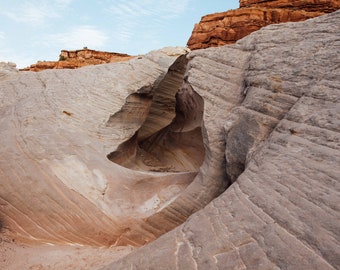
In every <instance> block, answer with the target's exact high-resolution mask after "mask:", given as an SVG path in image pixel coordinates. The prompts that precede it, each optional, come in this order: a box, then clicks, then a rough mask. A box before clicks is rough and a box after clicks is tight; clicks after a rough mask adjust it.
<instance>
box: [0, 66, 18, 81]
mask: <svg viewBox="0 0 340 270" xmlns="http://www.w3.org/2000/svg"><path fill="white" fill-rule="evenodd" d="M16 66H17V65H16V64H15V63H11V62H0V81H1V80H4V79H5V78H6V77H7V76H8V75H11V74H15V73H17V72H18V70H17V68H16Z"/></svg>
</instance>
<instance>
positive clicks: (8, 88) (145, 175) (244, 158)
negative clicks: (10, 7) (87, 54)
mask: <svg viewBox="0 0 340 270" xmlns="http://www.w3.org/2000/svg"><path fill="white" fill-rule="evenodd" d="M339 23H340V12H334V13H331V14H328V15H324V16H321V17H318V18H315V19H311V20H307V21H305V22H300V23H289V24H281V25H271V26H267V27H265V28H263V29H261V30H260V31H257V32H255V33H252V34H251V35H249V36H247V37H245V38H243V39H241V40H240V41H238V42H237V43H236V44H233V45H229V46H223V47H218V48H208V49H204V50H195V51H193V52H190V53H189V52H188V50H186V49H184V48H164V49H162V50H158V51H153V52H150V53H149V54H147V55H145V56H142V57H138V58H133V59H131V60H129V61H126V62H119V63H113V64H108V65H97V66H88V67H84V68H81V69H75V70H67V69H62V70H47V71H45V72H41V73H34V72H19V73H18V72H17V71H16V70H15V69H13V66H11V65H10V64H9V65H7V66H6V65H3V67H2V65H0V67H1V68H2V69H3V70H4V71H5V72H2V71H0V74H2V76H1V77H0V89H1V91H0V115H1V121H0V141H1V153H0V224H1V227H2V231H1V237H2V236H3V239H5V237H10V239H15V241H20V242H25V243H29V244H32V243H34V244H36V245H38V247H39V246H40V247H46V246H52V247H53V248H54V250H58V248H60V250H63V245H67V247H76V248H78V251H79V250H83V252H85V250H84V249H82V248H81V247H83V246H87V247H92V248H93V250H92V252H91V254H92V255H89V256H87V259H88V260H90V258H92V260H93V261H92V262H93V264H89V263H87V266H85V267H81V266H78V267H77V265H74V262H75V259H74V258H75V257H72V256H73V255H70V254H74V253H69V254H66V255H65V256H64V258H65V261H67V260H66V258H70V256H71V258H72V259H73V265H72V266H70V265H67V264H66V262H65V263H63V258H62V257H59V258H61V259H60V261H59V262H58V263H56V264H54V263H53V264H51V261H49V260H50V259H45V260H44V259H41V258H40V261H39V259H38V258H39V256H37V255H36V258H37V259H36V260H34V263H32V260H31V261H28V262H27V261H26V262H25V264H24V266H23V265H20V263H19V262H20V261H23V260H24V259H23V258H20V257H19V255H17V257H15V256H14V257H12V258H14V259H12V260H10V259H8V258H9V256H7V255H8V254H9V253H8V251H7V250H6V249H2V250H1V251H2V252H1V253H0V256H3V257H2V258H0V267H1V268H4V269H30V268H31V269H34V268H36V269H39V268H40V269H49V268H50V269H82V268H85V269H101V268H102V269H115V270H116V269H261V270H262V269H337V267H338V260H339V257H340V253H339V250H340V248H339V239H340V235H339V231H340V224H339V222H338V220H339V218H340V209H339V203H338V200H339V195H340V188H339V185H338V183H339V175H340V171H339V166H338V165H339V162H340V149H339V141H340V136H339V133H340V130H339V126H338V104H339V95H338V89H339V87H340V81H339V76H338V74H339V58H338V57H337V56H338V54H337V52H338V39H339V34H340V32H339V29H340V24H339ZM75 101H76V102H75ZM28 202H29V203H28ZM0 244H1V243H0ZM109 246H111V247H116V248H118V247H123V246H125V247H130V250H128V252H131V251H132V248H131V247H134V249H135V251H132V252H131V253H130V254H129V255H127V256H125V257H123V258H121V259H120V260H118V261H117V258H112V262H111V263H110V262H109V261H108V260H107V257H106V260H105V263H104V261H102V263H100V261H99V262H98V258H97V257H98V254H102V252H104V251H105V250H106V251H107V249H108V247H109ZM0 248H2V245H0ZM32 249H33V248H32V247H26V249H25V254H30V253H29V252H30V250H32ZM86 252H87V253H86V254H89V253H88V252H89V251H88V250H87V251H86ZM6 256H7V257H6ZM26 256H27V255H26ZM52 257H53V256H52ZM3 258H4V259H5V260H3ZM18 261H19V262H18ZM37 262H39V264H38V263H37ZM94 262H95V263H94ZM104 264H106V266H105V265H104ZM79 265H80V264H79ZM86 267H87V268H86Z"/></svg>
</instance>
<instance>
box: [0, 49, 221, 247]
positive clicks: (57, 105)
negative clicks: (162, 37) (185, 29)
mask: <svg viewBox="0 0 340 270" xmlns="http://www.w3.org/2000/svg"><path fill="white" fill-rule="evenodd" d="M186 53H187V50H186V49H185V48H165V49H162V50H159V51H154V52H151V53H149V54H147V55H145V56H143V57H140V58H134V59H132V60H131V61H128V62H122V63H117V64H108V65H99V66H91V67H85V68H82V69H78V70H47V71H44V72H40V73H33V72H21V73H17V74H14V75H11V76H7V77H5V78H4V79H3V80H2V81H1V82H0V89H1V91H0V115H1V121H0V138H1V149H0V150H1V152H0V209H1V212H0V213H1V216H0V221H1V222H0V224H2V226H3V227H5V228H6V229H8V230H9V231H10V232H11V234H12V237H13V238H15V239H16V240H20V241H24V242H36V243H52V244H83V245H92V246H109V245H113V244H115V245H126V244H129V245H133V246H136V245H137V246H138V245H142V244H145V243H146V242H149V241H151V240H154V239H155V238H157V237H158V236H159V235H160V234H161V233H164V232H166V231H168V230H169V229H170V228H173V227H174V226H177V225H178V224H180V222H182V221H183V220H184V219H185V218H186V217H187V216H188V215H189V214H190V213H189V214H188V213H185V214H182V215H181V217H178V216H175V217H170V220H171V223H170V224H169V222H167V223H166V224H164V226H163V225H162V226H161V228H159V229H158V228H154V227H155V226H150V228H149V229H148V228H145V227H146V225H142V224H145V223H148V220H147V218H152V216H154V215H155V214H157V215H160V214H162V213H163V212H166V211H168V210H167V209H168V205H169V204H171V203H176V197H178V196H179V194H180V193H181V192H182V191H183V190H184V189H185V188H186V187H187V186H188V185H189V184H190V183H191V182H192V180H193V179H194V177H195V176H196V174H197V171H198V168H199V167H200V164H201V163H202V161H203V157H204V148H203V142H202V137H198V139H197V138H195V140H192V143H196V144H195V146H196V147H195V148H194V149H193V146H191V147H190V149H189V150H190V151H196V152H197V153H196V152H195V153H196V155H195V157H194V158H193V157H191V156H190V151H189V150H188V149H184V150H188V151H189V152H188V153H189V155H187V157H186V156H185V155H184V154H183V156H182V158H181V160H180V161H179V162H181V164H182V166H181V167H180V166H178V167H177V168H174V169H171V168H170V169H169V168H168V167H169V166H170V167H171V165H173V164H170V165H169V164H167V162H170V161H169V158H168V159H166V160H165V161H162V160H161V161H160V163H161V162H164V163H165V164H160V165H159V164H157V167H156V165H154V164H152V166H151V165H150V164H148V163H147V158H140V162H141V163H143V164H144V167H138V168H133V169H131V168H129V167H128V166H124V164H123V166H120V165H119V164H118V163H116V162H111V161H110V160H109V158H108V157H109V156H110V155H111V154H112V153H115V152H117V151H119V148H120V147H122V145H124V143H126V142H127V141H131V140H132V139H133V138H135V137H136V134H138V132H139V130H141V131H143V129H145V128H146V129H147V130H148V132H150V133H147V132H142V135H143V136H144V137H143V138H142V139H143V141H144V142H145V141H147V142H148V143H150V144H151V145H152V147H153V148H152V149H153V150H152V151H150V152H148V149H144V152H145V153H146V154H148V155H152V156H155V158H157V153H160V151H163V148H162V147H161V146H158V145H159V144H157V140H155V139H153V137H152V136H156V135H155V134H157V132H160V131H161V130H162V129H163V128H166V127H167V126H168V125H169V124H170V123H171V121H172V118H175V115H176V110H178V111H179V112H182V114H181V115H182V116H184V118H185V119H186V118H187V117H189V116H188V112H185V111H183V108H182V109H181V108H177V109H176V108H175V106H176V105H175V103H176V102H175V99H176V97H175V94H176V92H177V90H178V88H179V87H180V86H181V84H182V80H183V75H184V72H185V67H186V61H182V60H181V59H183V55H185V54H186ZM181 56H182V57H181ZM184 59H185V57H184ZM164 89H165V90H164ZM166 90H167V91H166ZM166 94H167V95H166ZM131 97H134V98H135V99H136V100H132V104H133V106H132V109H131V108H130V109H129V106H130V105H129V102H130V101H129V100H130V99H131ZM153 97H155V100H156V101H155V102H156V103H157V102H158V103H162V104H163V105H164V106H168V107H169V112H168V114H167V116H166V117H162V115H163V112H164V111H163V110H161V109H160V108H159V104H158V105H157V104H156V105H154V104H155V102H153ZM144 101H146V102H144ZM183 101H185V99H183ZM138 106H139V107H138ZM157 106H158V107H157ZM126 108H128V109H126ZM149 110H150V113H149ZM200 110H201V109H200ZM190 113H191V112H190ZM200 114H202V112H200ZM148 117H151V118H152V119H153V121H148ZM189 118H190V117H189ZM150 123H153V125H152V127H153V129H149V128H148V125H150ZM178 123H182V124H183V125H182V126H181V127H176V126H175V124H178ZM192 123H193V121H188V122H187V123H186V122H185V121H184V120H183V121H182V120H181V119H179V120H178V121H177V122H176V121H175V122H174V124H173V126H171V129H172V130H171V132H172V133H173V135H172V136H173V140H174V144H175V142H177V141H179V139H176V136H177V137H181V136H193V135H195V134H193V135H192V134H190V132H192V130H196V129H197V128H198V132H199V131H200V128H201V120H200V119H199V118H198V122H195V123H194V125H192ZM175 128H176V129H175ZM185 132H187V133H189V135H184V133H185ZM168 134H170V133H169V132H168ZM199 134H200V132H199ZM195 137H196V136H195ZM138 138H139V137H138ZM186 140H190V138H188V139H186ZM143 141H137V142H138V143H140V144H142V143H143ZM135 146H136V149H139V146H137V145H135ZM184 150H183V151H184ZM133 151H134V153H136V152H137V150H133ZM133 151H132V152H133ZM168 151H169V153H170V152H171V149H169V150H168ZM176 151H177V152H180V151H181V145H179V147H178V149H176ZM144 152H143V153H144ZM134 155H135V154H134ZM134 155H132V156H134ZM158 155H159V154H158ZM192 163H194V164H192ZM174 164H175V165H176V164H177V163H174ZM175 165H174V166H175ZM155 167H156V168H155ZM219 181H221V179H219ZM210 190H213V191H212V193H213V195H211V194H209V193H208V195H204V196H203V197H204V198H206V200H207V201H209V200H211V199H213V198H214V196H215V193H216V191H215V190H216V187H215V186H213V187H212V188H210ZM209 196H210V197H209ZM178 208H179V209H180V208H181V207H180V204H179V206H178ZM178 211H179V210H178ZM159 224H160V225H161V224H162V223H161V221H159ZM143 226H144V227H143ZM147 226H149V225H147Z"/></svg>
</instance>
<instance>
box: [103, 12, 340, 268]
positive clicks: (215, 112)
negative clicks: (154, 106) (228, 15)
mask: <svg viewBox="0 0 340 270" xmlns="http://www.w3.org/2000/svg"><path fill="white" fill-rule="evenodd" d="M339 29H340V12H336V13H332V14H330V15H325V16H322V17H319V18H316V19H313V20H308V21H306V22H303V23H290V24H282V25H272V26H268V27H266V28H264V29H262V30H260V31H258V32H256V33H253V34H252V35H249V36H248V37H246V38H244V39H242V40H240V41H239V42H238V43H237V44H235V45H230V46H224V47H219V48H209V49H205V50H197V51H194V52H192V53H190V54H189V56H188V58H189V59H190V61H189V67H188V72H187V74H186V76H187V77H188V83H189V84H191V85H192V88H193V90H194V91H196V92H197V93H198V94H199V95H200V96H201V97H202V98H203V100H204V106H205V110H204V114H203V123H204V127H205V128H206V133H205V132H204V133H203V134H205V135H209V136H212V134H213V136H214V139H213V140H207V141H205V143H206V144H205V145H206V149H207V152H208V153H207V155H206V160H208V159H209V158H210V157H211V155H212V153H214V154H215V155H219V154H220V151H221V150H222V149H225V158H226V161H225V170H226V173H227V176H228V178H230V179H231V180H232V181H233V184H232V185H231V186H230V187H229V188H228V189H227V190H226V191H225V192H224V193H223V194H222V195H220V196H219V197H218V198H216V199H215V200H213V201H212V202H211V203H209V204H208V205H207V206H206V207H205V208H204V209H202V210H200V211H198V212H197V213H195V214H193V215H192V216H191V217H190V218H189V219H188V220H187V221H186V222H185V223H184V224H182V225H181V226H179V227H177V228H176V229H174V230H173V231H171V232H169V233H167V234H165V235H163V236H162V237H160V238H159V239H157V240H156V241H154V242H153V243H151V244H148V245H146V246H145V247H142V248H140V249H139V250H137V251H135V252H132V253H131V254H129V255H127V256H126V257H124V258H123V259H121V260H119V261H118V262H115V263H112V264H110V265H109V266H107V267H104V268H103V269H261V270H262V269H338V267H339V258H340V245H339V243H340V242H339V240H340V233H339V232H340V223H339V220H340V208H339V198H340V197H339V195H340V185H339V180H340V179H339V175H340V170H339V168H340V167H339V163H340V149H339V142H340V135H339V132H340V129H339V93H338V92H339V88H340V79H339V78H340V77H339V74H340V66H339V64H340V59H339V53H338V52H339V35H340V31H339ZM241 96H242V98H241V99H240V97H241ZM212 126H214V129H212V128H211V127H212ZM222 126H223V127H224V131H223V130H222ZM221 156H222V154H221ZM213 164H219V163H213ZM216 169H218V167H217V168H216ZM207 185H209V184H208V183H207Z"/></svg>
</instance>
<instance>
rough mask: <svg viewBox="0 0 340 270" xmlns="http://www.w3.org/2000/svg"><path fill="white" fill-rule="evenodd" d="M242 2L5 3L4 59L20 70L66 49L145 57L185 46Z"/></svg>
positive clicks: (1, 9)
mask: <svg viewBox="0 0 340 270" xmlns="http://www.w3.org/2000/svg"><path fill="white" fill-rule="evenodd" d="M238 6H239V2H238V0H167V1H159V0H131V1H129V0H11V1H8V0H0V21H1V24H0V61H6V62H7V61H10V62H14V63H16V64H17V66H18V67H19V68H22V67H26V66H28V65H30V64H33V63H35V62H37V61H38V60H42V61H43V60H52V61H53V60H57V59H58V56H59V53H60V51H61V50H62V49H67V50H76V49H81V48H83V47H85V46H86V47H88V48H89V49H95V50H103V51H111V52H121V53H128V54H131V55H138V54H144V53H147V52H149V51H151V50H154V49H159V48H162V47H165V46H185V45H186V42H187V40H188V39H189V37H190V34H191V32H192V29H193V27H194V24H195V23H198V22H199V21H200V19H201V17H202V16H204V15H206V14H211V13H215V12H221V11H227V10H230V9H235V8H238Z"/></svg>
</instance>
